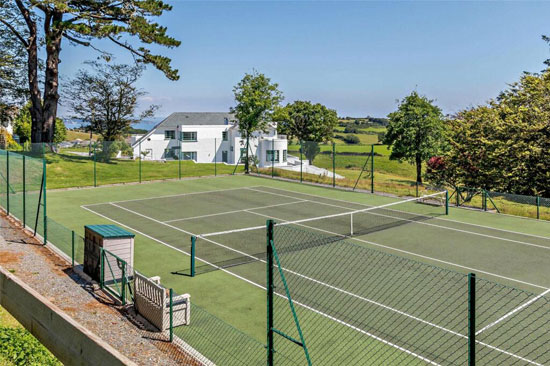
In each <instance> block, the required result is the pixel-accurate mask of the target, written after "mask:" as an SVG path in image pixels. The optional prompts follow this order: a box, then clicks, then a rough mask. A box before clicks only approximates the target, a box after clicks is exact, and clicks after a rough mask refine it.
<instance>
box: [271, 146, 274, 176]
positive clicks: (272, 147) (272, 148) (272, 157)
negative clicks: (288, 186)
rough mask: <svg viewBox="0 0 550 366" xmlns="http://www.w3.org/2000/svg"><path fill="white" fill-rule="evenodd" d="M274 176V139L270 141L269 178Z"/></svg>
mask: <svg viewBox="0 0 550 366" xmlns="http://www.w3.org/2000/svg"><path fill="white" fill-rule="evenodd" d="M274 176H275V138H273V140H271V178H273V177H274Z"/></svg>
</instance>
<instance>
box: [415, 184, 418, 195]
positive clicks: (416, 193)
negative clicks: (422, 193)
mask: <svg viewBox="0 0 550 366" xmlns="http://www.w3.org/2000/svg"><path fill="white" fill-rule="evenodd" d="M415 186H416V197H417V198H418V181H416V184H415Z"/></svg>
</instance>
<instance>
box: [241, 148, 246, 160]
mask: <svg viewBox="0 0 550 366" xmlns="http://www.w3.org/2000/svg"><path fill="white" fill-rule="evenodd" d="M245 156H246V147H241V158H244V157H245Z"/></svg>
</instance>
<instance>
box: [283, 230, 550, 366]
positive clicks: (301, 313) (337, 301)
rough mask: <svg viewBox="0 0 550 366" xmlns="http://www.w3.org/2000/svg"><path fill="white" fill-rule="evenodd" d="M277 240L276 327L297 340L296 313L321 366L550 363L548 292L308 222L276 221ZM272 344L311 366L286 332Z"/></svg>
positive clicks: (296, 359) (297, 361)
mask: <svg viewBox="0 0 550 366" xmlns="http://www.w3.org/2000/svg"><path fill="white" fill-rule="evenodd" d="M273 241H274V243H275V244H274V245H275V248H276V250H277V253H278V258H279V260H280V264H281V265H280V268H281V271H282V274H284V278H285V282H286V283H283V280H282V278H283V277H282V276H279V277H275V283H274V289H273V293H274V296H275V298H276V299H277V300H276V301H275V315H274V316H275V322H274V325H275V326H276V327H280V328H282V329H283V330H284V331H285V333H286V334H288V335H290V336H291V337H292V338H293V339H299V338H297V337H298V336H299V334H298V332H297V330H296V329H297V328H296V326H295V322H296V319H298V320H299V324H300V327H301V332H303V336H304V340H305V344H306V345H307V349H308V351H309V356H310V357H311V361H312V363H313V364H315V365H325V364H326V365H334V364H356V365H368V364H394V363H399V364H426V363H428V364H433V365H464V364H469V365H473V364H475V362H476V361H477V362H479V364H484V365H485V364H487V365H502V364H535V365H543V364H548V362H550V350H549V349H548V344H549V343H550V333H549V332H548V329H549V328H548V327H549V326H550V312H549V310H550V304H549V303H548V300H549V299H550V298H549V297H548V296H547V295H548V291H546V292H545V293H542V294H540V295H535V294H532V293H529V292H526V291H523V290H519V289H515V288H511V287H507V286H503V285H499V284H497V283H494V282H491V281H487V280H483V279H477V278H476V277H475V275H473V274H470V275H465V274H461V273H456V272H452V271H449V270H445V269H442V268H438V267H435V266H431V265H427V264H424V263H419V262H416V261H413V260H410V259H406V258H401V257H397V256H394V255H390V254H387V253H384V252H380V251H377V250H373V249H369V248H365V247H363V246H360V245H356V244H354V243H351V242H349V241H347V240H337V239H336V238H334V237H332V236H330V235H326V234H323V233H319V232H314V231H313V230H308V229H307V228H303V227H293V226H290V225H282V226H281V225H275V229H274V234H273ZM289 248H292V250H289ZM285 286H287V287H288V289H289V292H288V294H287V293H286V291H285ZM289 298H292V300H293V302H294V304H295V307H296V315H293V314H291V313H290V311H289V306H288V299H289ZM277 329H279V328H277ZM275 351H276V352H275V355H277V354H278V353H281V354H284V355H285V356H287V357H288V358H290V359H292V360H293V361H295V362H296V363H298V364H306V363H304V361H303V357H304V355H303V352H302V351H301V349H299V347H296V343H295V342H288V340H287V339H285V338H284V337H279V339H278V344H276V346H275ZM275 357H276V356H275ZM280 364H286V363H284V362H282V363H280Z"/></svg>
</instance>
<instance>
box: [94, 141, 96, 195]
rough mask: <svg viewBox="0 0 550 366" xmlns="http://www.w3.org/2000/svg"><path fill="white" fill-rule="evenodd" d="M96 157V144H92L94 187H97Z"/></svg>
mask: <svg viewBox="0 0 550 366" xmlns="http://www.w3.org/2000/svg"><path fill="white" fill-rule="evenodd" d="M96 163H97V157H96V145H95V144H94V187H97V167H96Z"/></svg>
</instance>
